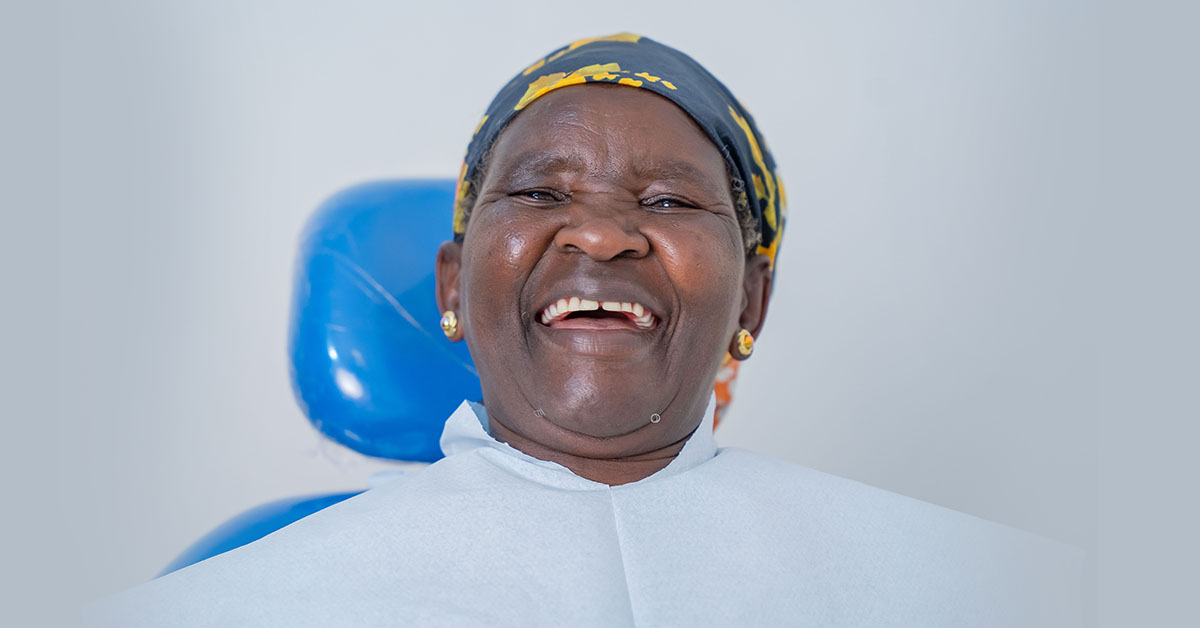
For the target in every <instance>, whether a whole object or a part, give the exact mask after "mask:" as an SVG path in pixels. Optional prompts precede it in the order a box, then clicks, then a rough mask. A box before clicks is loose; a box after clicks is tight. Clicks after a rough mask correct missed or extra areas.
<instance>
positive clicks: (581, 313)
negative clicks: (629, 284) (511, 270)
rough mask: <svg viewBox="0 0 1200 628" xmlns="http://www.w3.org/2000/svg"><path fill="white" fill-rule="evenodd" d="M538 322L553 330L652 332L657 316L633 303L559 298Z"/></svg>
mask: <svg viewBox="0 0 1200 628" xmlns="http://www.w3.org/2000/svg"><path fill="white" fill-rule="evenodd" d="M540 320H541V323H542V324H543V325H545V326H547V327H550V328H552V329H593V330H605V329H613V330H616V329H634V330H638V331H645V330H649V329H654V327H655V326H656V325H657V324H658V317H657V316H655V315H654V313H653V312H651V311H650V310H649V309H648V308H646V307H645V306H644V305H642V304H641V303H637V302H633V301H593V300H591V299H585V298H582V297H565V298H561V299H559V300H557V301H555V302H553V303H551V304H550V305H548V306H546V308H545V309H544V310H542V313H541V316H540Z"/></svg>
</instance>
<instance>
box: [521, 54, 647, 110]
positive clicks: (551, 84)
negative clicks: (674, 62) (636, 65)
mask: <svg viewBox="0 0 1200 628" xmlns="http://www.w3.org/2000/svg"><path fill="white" fill-rule="evenodd" d="M624 73H625V71H624V70H622V69H621V66H620V65H618V64H616V63H593V64H592V65H587V66H584V67H582V68H579V69H578V70H575V71H574V72H571V73H570V74H567V73H566V72H555V73H553V74H546V75H544V76H540V77H538V79H537V80H536V81H534V82H532V83H530V84H529V88H528V89H526V90H525V95H524V96H521V100H519V101H517V104H516V106H515V107H513V109H516V110H517V111H520V110H522V109H524V108H525V107H526V106H527V105H528V104H529V103H531V102H533V101H534V100H536V99H537V98H538V97H540V96H543V95H545V94H546V93H548V92H551V91H553V90H556V89H558V88H560V87H567V86H568V85H579V84H580V83H586V82H587V80H588V78H592V79H594V80H598V81H603V80H612V79H615V78H617V74H624Z"/></svg>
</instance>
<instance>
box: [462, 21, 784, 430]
mask: <svg viewBox="0 0 1200 628" xmlns="http://www.w3.org/2000/svg"><path fill="white" fill-rule="evenodd" d="M584 83H612V84H620V85H628V86H630V87H636V88H639V89H647V90H650V91H652V92H654V93H656V94H658V95H660V96H663V97H664V98H667V99H668V100H670V101H671V102H673V103H675V104H676V105H677V106H678V107H679V108H680V109H682V110H683V111H684V112H686V113H687V114H688V115H689V116H691V118H692V119H693V120H695V122H696V124H698V125H699V126H700V128H701V129H702V130H703V131H704V132H705V133H706V134H707V135H708V138H709V139H710V140H712V142H713V144H715V145H716V147H717V149H718V150H719V151H720V152H721V155H722V156H723V157H724V158H725V162H726V164H727V165H728V166H729V169H730V172H732V173H734V174H735V175H736V176H737V177H738V178H739V179H741V180H742V182H743V183H745V185H743V186H742V190H740V191H735V193H738V194H740V195H741V196H743V198H735V199H734V201H735V205H736V206H738V207H740V208H747V209H748V211H749V212H750V214H751V219H752V220H751V222H752V224H753V225H754V229H755V232H756V233H757V236H758V237H757V244H755V245H754V246H755V248H754V249H753V250H755V251H756V252H757V253H760V254H763V255H766V256H767V258H768V259H770V261H771V271H772V273H774V269H775V258H776V256H777V255H778V253H779V242H780V240H781V239H782V236H783V226H784V222H785V220H786V217H787V209H786V207H787V200H786V196H785V194H784V190H783V182H782V181H780V180H779V175H777V174H776V172H775V159H774V158H773V157H772V156H771V152H770V151H769V150H767V145H766V143H765V142H764V141H763V139H762V136H761V135H759V133H758V128H757V127H756V126H755V124H754V119H753V118H752V117H751V116H750V114H749V113H748V112H747V111H746V110H745V108H744V107H742V105H741V103H739V102H738V101H737V99H736V98H734V97H733V94H731V93H730V92H729V90H728V89H727V88H726V87H725V86H724V85H723V84H721V82H720V81H718V80H717V79H716V77H714V76H713V75H712V74H710V73H709V72H708V70H706V69H704V67H702V66H701V65H700V64H699V63H696V61H694V60H693V59H692V58H691V57H689V56H687V55H686V54H684V53H682V52H679V51H678V50H675V49H674V48H670V47H668V46H664V45H662V44H660V43H658V42H656V41H654V40H652V39H649V38H647V37H642V36H640V35H634V34H631V33H620V34H617V35H611V36H608V37H596V38H592V39H581V40H579V41H576V42H573V43H571V44H568V45H566V46H563V47H562V48H559V49H558V50H555V51H554V52H552V53H551V54H550V55H549V56H547V57H545V58H543V59H539V60H538V61H537V62H535V63H534V64H533V65H531V66H529V67H528V68H526V69H525V70H524V71H523V72H521V73H520V74H518V75H517V76H515V77H513V79H512V80H511V81H509V82H508V84H507V85H505V86H504V87H503V88H502V89H501V90H500V93H499V94H497V95H496V98H495V99H494V100H492V104H491V105H489V106H488V108H487V113H486V115H484V116H483V119H482V120H480V121H479V125H478V126H477V127H476V129H475V135H474V137H472V138H471V143H470V144H469V145H468V146H467V155H466V158H465V159H464V160H463V165H462V170H461V171H460V172H459V176H458V188H457V192H456V196H455V202H454V238H455V240H457V241H460V242H461V241H462V237H463V235H464V234H465V233H466V229H467V221H468V218H469V215H470V209H471V208H470V207H468V206H467V205H468V203H470V202H471V201H472V199H473V198H474V197H475V194H474V192H477V190H471V185H472V183H471V182H472V181H473V180H474V178H475V176H476V174H477V170H478V169H479V168H480V167H481V165H482V161H483V158H484V155H485V154H486V153H487V151H488V149H490V148H491V146H492V143H493V142H495V141H496V137H497V136H499V135H500V132H501V131H503V130H504V127H505V126H507V125H508V123H509V122H511V121H512V119H513V117H514V116H516V115H517V114H518V113H520V112H521V110H522V109H524V108H525V107H527V106H529V104H530V103H531V102H533V101H534V100H536V99H538V98H539V97H541V96H543V95H545V94H547V93H549V92H551V91H553V90H556V89H559V88H562V87H567V86H570V85H581V84H584ZM738 364H739V363H738V362H737V361H736V360H734V359H733V358H732V357H730V356H726V358H725V362H724V364H722V366H721V370H720V371H719V372H718V374H717V382H716V393H717V411H716V420H717V421H718V422H719V421H720V419H721V416H722V415H723V414H724V411H725V408H726V407H727V406H728V405H729V403H730V401H731V400H732V389H733V381H734V379H735V378H736V376H737V367H738Z"/></svg>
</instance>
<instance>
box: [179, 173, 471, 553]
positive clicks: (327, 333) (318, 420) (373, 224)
mask: <svg viewBox="0 0 1200 628" xmlns="http://www.w3.org/2000/svg"><path fill="white" fill-rule="evenodd" d="M453 203H454V181H453V180H452V179H430V180H389V181H376V182H368V183H363V184H359V185H356V186H353V187H351V188H348V189H346V190H343V191H341V192H339V193H337V194H335V195H333V196H332V197H331V198H330V199H329V200H327V201H326V202H325V203H324V204H322V205H321V206H320V207H319V208H318V209H317V210H316V212H314V214H313V215H312V217H311V218H310V219H309V221H308V223H307V225H306V226H305V228H304V231H303V233H302V235H301V238H300V250H299V254H298V257H297V260H296V276H295V284H294V287H293V297H292V308H291V321H290V326H289V336H290V342H289V351H290V353H291V358H292V361H291V380H292V389H293V391H294V392H295V395H296V401H297V403H299V405H300V407H301V409H303V410H304V413H305V414H306V415H307V416H308V420H309V421H310V422H312V424H313V426H314V427H316V428H317V430H319V431H320V432H321V433H322V434H324V435H325V436H327V437H328V438H331V439H333V440H334V441H337V442H338V443H341V444H342V445H345V446H347V447H349V448H351V449H353V450H355V451H358V452H359V453H362V454H365V455H368V456H373V457H376V458H386V459H391V460H402V461H415V462H434V461H436V460H438V459H439V458H441V457H442V453H441V449H440V447H439V446H438V440H439V438H440V437H441V433H442V425H443V423H444V422H445V420H446V417H448V416H449V415H450V413H451V412H453V411H454V409H455V408H456V407H458V405H459V404H460V403H461V402H462V400H463V399H479V398H481V397H482V394H481V393H480V389H479V378H478V375H477V374H476V372H475V367H474V364H473V363H472V362H471V356H470V354H468V353H467V348H466V345H465V343H453V344H452V343H449V342H446V340H445V338H444V337H443V335H442V331H441V329H440V328H439V326H438V322H439V320H440V318H441V313H440V312H439V311H438V309H437V304H436V302H435V300H434V274H433V269H434V259H435V257H436V254H437V249H438V246H439V245H440V244H441V243H442V242H443V241H445V240H446V238H447V236H448V235H449V233H450V224H451V213H452V210H453ZM359 492H361V491H358V492H351V493H334V494H328V495H310V496H304V497H293V498H288V499H282V500H278V501H275V502H271V503H268V504H264V505H262V506H259V507H257V508H253V509H251V510H249V511H246V512H244V513H242V514H240V515H238V516H236V517H234V518H233V519H231V520H229V521H227V522H225V523H224V524H222V525H221V526H220V527H218V528H216V529H215V530H213V531H212V532H210V533H208V534H207V535H205V536H204V537H202V538H201V539H200V540H198V541H196V542H195V543H194V544H193V545H192V546H191V547H189V548H188V549H187V550H185V551H184V552H183V553H182V554H180V555H179V556H178V557H177V558H175V560H173V561H172V562H171V563H170V564H169V565H168V566H167V567H166V569H164V570H163V572H162V573H161V574H159V575H165V574H167V573H170V572H172V571H175V570H177V569H182V568H183V567H187V566H188V565H191V564H193V563H197V562H200V561H202V560H204V559H206V558H210V557H212V556H216V555H217V554H221V553H223V552H227V551H229V550H231V549H234V548H237V547H240V546H242V545H245V544H247V543H250V542H252V541H255V540H258V539H260V538H262V537H264V536H266V535H268V534H270V533H271V532H274V531H275V530H278V529H280V528H282V527H284V526H287V525H288V524H291V523H293V522H295V521H298V520H300V519H302V518H304V517H307V516H308V515H311V514H313V513H315V512H317V511H319V510H321V509H323V508H327V507H329V506H332V505H333V504H336V503H338V502H340V501H342V500H345V499H348V498H350V497H353V496H355V495H357V494H358V493H359Z"/></svg>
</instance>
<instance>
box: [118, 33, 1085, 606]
mask: <svg viewBox="0 0 1200 628" xmlns="http://www.w3.org/2000/svg"><path fill="white" fill-rule="evenodd" d="M567 87H570V89H565V88H567ZM743 182H747V183H743ZM784 207H785V202H784V191H783V186H782V184H781V183H780V182H779V179H778V176H777V175H776V173H775V165H774V161H773V159H772V157H771V155H770V152H769V151H768V150H767V149H766V145H765V143H764V142H763V141H762V138H761V136H760V135H759V132H758V130H757V127H756V126H755V125H754V122H753V119H752V118H751V117H750V115H749V114H748V113H747V112H746V111H745V110H744V109H743V108H742V106H741V105H740V104H739V103H738V102H737V100H736V99H734V98H733V96H732V95H731V94H729V92H728V91H727V90H726V89H725V87H724V86H723V85H722V84H721V83H720V82H718V81H717V80H716V79H715V78H713V77H712V75H711V74H709V73H708V72H707V71H706V70H704V69H703V68H702V67H700V66H699V65H698V64H696V63H695V62H694V61H692V60H691V59H690V58H689V57H687V56H686V55H684V54H683V53H680V52H679V51H676V50H674V49H672V48H668V47H666V46H663V45H661V44H659V43H657V42H654V41H652V40H649V39H646V38H643V37H639V36H636V35H630V34H621V35H615V36H611V37H603V38H597V39H589V40H582V41H579V42H575V43H573V44H570V45H568V46H565V47H563V48H561V49H559V50H557V51H555V52H554V53H552V54H551V55H549V56H548V57H546V58H544V59H541V60H539V61H538V62H536V63H535V64H533V65H532V66H530V67H529V68H528V69H526V70H525V71H524V72H522V73H520V74H518V75H517V76H516V77H515V78H513V80H512V81H511V82H510V83H509V84H508V85H507V86H505V87H504V88H503V89H502V90H501V92H500V94H499V95H498V96H497V97H496V99H495V100H494V101H493V103H492V105H491V106H490V107H489V109H488V113H487V115H486V116H484V118H483V121H482V122H481V123H480V125H479V127H478V128H477V130H476V133H475V135H474V138H473V139H472V142H471V144H470V146H469V148H468V151H467V157H466V160H465V163H464V165H463V168H462V174H461V176H460V182H459V187H458V198H457V201H456V216H455V221H454V238H453V241H450V242H447V243H445V244H444V245H443V246H442V247H441V249H440V250H439V252H438V256H437V261H436V268H437V299H438V303H439V305H440V307H441V309H442V310H443V311H444V314H443V319H442V328H443V330H444V331H445V333H446V336H447V338H448V339H449V340H451V341H456V342H457V341H465V342H466V343H467V345H468V347H469V349H470V352H471V355H472V357H473V358H474V362H475V364H476V366H477V367H478V371H479V375H480V381H481V387H482V391H483V399H482V402H481V403H473V402H464V403H463V405H462V406H460V407H459V409H458V410H457V411H456V412H455V413H454V414H453V415H452V416H451V417H450V418H449V419H448V421H447V423H446V428H445V432H444V435H443V437H442V449H443V451H444V453H445V454H446V457H445V458H444V459H443V460H441V461H439V462H437V463H435V464H433V465H431V466H429V467H427V468H426V469H424V470H422V471H420V472H418V473H414V474H411V475H408V476H405V478H403V479H401V480H396V481H393V482H391V483H388V484H385V485H383V486H379V487H377V488H375V489H372V490H370V491H368V492H366V493H364V494H362V495H359V496H357V497H354V498H352V499H349V500H347V501H344V502H342V503H340V504H337V505H335V506H332V507H330V508H328V509H326V510H323V511H321V512H319V513H317V514H315V515H313V516H310V517H308V518H306V519H303V520H301V521H299V522H297V523H295V524H293V525H291V526H289V527H287V528H284V529H283V530H280V531H279V532H277V533H275V534H272V535H270V536H267V537H265V538H263V539H261V540H260V541H257V542H255V543H252V544H250V545H247V546H244V547H242V548H239V549H237V550H233V551H231V552H228V553H226V554H222V555H220V556H217V557H214V558H212V559H209V560H207V561H204V562H202V563H199V564H197V565H194V566H192V567H188V568H185V569H182V570H180V571H177V572H174V573H172V574H170V575H167V576H165V577H163V578H159V579H157V580H155V581H152V582H150V583H147V584H145V585H143V586H142V587H139V588H138V589H135V590H134V591H131V592H129V593H126V594H124V595H122V596H120V597H118V598H115V599H113V600H110V601H109V603H107V604H106V605H105V606H104V607H102V608H101V609H99V611H98V613H97V616H96V617H97V619H98V620H99V621H100V622H101V623H103V622H105V621H107V622H109V623H111V624H112V625H122V626H129V625H146V626H159V625H204V626H230V625H251V624H252V625H272V626H274V625H278V626H299V625H314V626H329V625H347V626H350V625H353V626H383V625H396V624H402V625H407V624H413V625H488V626H496V625H506V626H507V625H512V626H524V625H564V624H566V625H573V626H626V625H647V626H650V625H654V626H700V625H719V626H728V625H813V626H884V625H886V626H963V625H970V626H1023V627H1028V626H1071V625H1076V624H1078V622H1079V620H1080V618H1079V615H1078V611H1079V592H1080V587H1081V584H1082V583H1081V580H1080V571H1079V568H1080V565H1079V557H1078V556H1077V555H1075V554H1074V553H1073V552H1072V551H1070V550H1068V549H1066V548H1064V547H1062V546H1059V545H1058V544H1056V543H1053V542H1050V541H1046V540H1043V539H1039V538H1036V537H1033V536H1032V535H1029V534H1026V533H1023V532H1020V531H1017V530H1012V529H1008V528H1005V527H1003V526H999V525H996V524H992V523H989V522H986V521H982V520H979V519H975V518H972V517H969V516H966V515H962V514H959V513H956V512H953V511H949V510H946V509H942V508H939V507H936V506H932V505H929V504H925V503H922V502H918V501H915V500H911V499H908V498H905V497H901V496H899V495H894V494H891V493H887V492H885V491H881V490H878V489H874V488H871V487H867V486H864V485H861V484H857V483H854V482H851V481H848V480H843V479H840V478H836V477H831V476H828V475H824V474H821V473H818V472H815V471H812V470H808V469H804V468H801V467H797V466H794V465H790V464H786V463H782V462H777V461H773V460H770V459H767V458H764V457H761V456H757V455H754V454H750V453H747V452H742V451H737V450H729V449H721V450H718V449H717V448H716V446H715V444H714V442H713V436H712V429H713V426H714V423H715V421H716V419H717V414H718V409H719V408H720V407H721V404H722V403H726V402H727V397H725V395H724V394H722V393H723V391H722V389H721V385H720V383H719V380H720V379H721V377H720V376H719V372H720V371H721V370H723V369H725V370H728V369H730V365H731V364H733V363H736V361H738V360H744V359H746V358H749V357H750V355H751V353H752V349H753V338H754V336H755V335H757V334H758V332H759V330H760V329H761V328H762V325H763V321H764V319H765V316H766V312H767V304H768V301H769V298H770V294H771V285H772V279H773V271H774V261H775V256H776V254H777V252H778V250H779V243H780V239H781V234H782V229H783V226H784V219H785V212H784ZM714 388H715V389H716V390H714ZM779 411H780V412H786V411H787V409H786V408H780V409H779Z"/></svg>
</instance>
